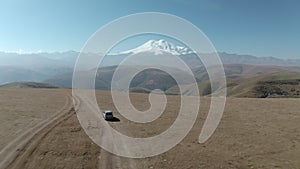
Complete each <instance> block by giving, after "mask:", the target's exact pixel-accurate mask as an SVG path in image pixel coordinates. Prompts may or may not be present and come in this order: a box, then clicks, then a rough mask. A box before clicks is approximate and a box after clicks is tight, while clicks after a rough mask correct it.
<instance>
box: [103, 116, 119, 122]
mask: <svg viewBox="0 0 300 169" xmlns="http://www.w3.org/2000/svg"><path fill="white" fill-rule="evenodd" d="M106 121H109V122H120V119H119V118H117V117H113V118H112V119H107V120H106Z"/></svg>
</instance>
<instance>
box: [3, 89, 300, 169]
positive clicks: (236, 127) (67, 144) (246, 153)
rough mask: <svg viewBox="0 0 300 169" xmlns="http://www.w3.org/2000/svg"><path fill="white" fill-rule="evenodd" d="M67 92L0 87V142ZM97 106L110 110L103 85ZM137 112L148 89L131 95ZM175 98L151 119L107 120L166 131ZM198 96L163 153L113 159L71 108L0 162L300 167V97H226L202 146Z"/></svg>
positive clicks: (128, 130) (129, 129)
mask: <svg viewBox="0 0 300 169" xmlns="http://www.w3.org/2000/svg"><path fill="white" fill-rule="evenodd" d="M69 94H70V91H69V90H63V89H53V90H42V89H1V90H0V105H1V110H0V113H1V114H0V117H1V118H0V120H1V123H0V125H1V126H0V131H1V132H0V134H1V140H0V143H1V148H3V147H5V145H6V144H8V143H9V142H10V140H13V139H14V138H16V137H17V136H18V135H20V133H22V132H23V131H26V130H27V129H29V128H30V127H31V126H33V125H34V124H37V123H38V122H39V121H41V120H43V119H45V118H51V114H53V113H55V112H57V111H59V110H60V109H61V107H63V106H64V105H65V104H66V98H68V95H69ZM97 99H98V102H99V104H100V107H101V108H102V109H112V110H114V111H116V109H115V107H114V105H113V102H112V100H111V97H110V93H109V92H108V91H97ZM131 101H132V102H133V104H134V105H135V106H136V108H137V109H139V110H146V109H147V108H149V106H150V105H149V103H148V95H146V94H131ZM179 101H180V98H179V97H178V96H168V104H167V107H166V110H165V112H164V114H163V115H162V116H161V117H159V118H158V119H157V120H155V121H154V122H151V123H148V124H143V125H142V124H136V123H133V122H130V121H128V120H126V119H124V118H123V117H122V116H121V115H120V114H119V113H115V116H116V117H118V118H119V119H120V122H111V123H110V125H111V126H112V127H114V128H115V129H117V130H119V131H120V132H122V133H124V134H126V135H128V136H135V137H149V136H154V135H156V134H159V133H161V132H163V131H164V130H166V129H167V128H168V127H169V126H170V125H171V124H172V123H173V121H174V120H175V119H176V116H177V113H178V109H179ZM209 103H210V100H209V97H203V98H201V108H200V112H199V115H198V118H197V120H196V123H195V125H194V127H193V128H192V130H191V131H190V133H189V134H188V135H187V137H186V138H185V139H184V140H183V141H182V142H181V143H179V144H178V145H177V146H176V147H174V148H173V149H171V150H170V151H168V152H166V153H163V154H161V155H158V156H155V157H149V158H145V159H128V158H123V157H116V156H114V155H112V154H110V153H108V152H106V151H104V150H102V149H101V148H100V147H98V146H97V145H95V144H94V143H93V142H92V141H91V140H90V139H89V137H88V136H87V135H86V134H85V132H84V131H83V129H82V128H81V126H80V124H79V122H78V120H77V117H76V113H75V112H74V111H73V110H72V109H66V110H65V111H61V114H63V113H65V114H66V115H64V116H62V117H61V118H60V120H55V121H53V122H52V123H50V124H49V125H47V126H46V127H44V128H43V129H42V130H40V131H39V132H38V133H37V134H35V135H34V136H33V137H32V138H31V139H30V140H29V141H28V143H26V144H25V145H24V146H23V147H22V148H21V149H19V150H18V152H16V153H17V155H16V156H15V157H14V159H13V160H12V163H10V164H9V165H8V167H7V168H12V169H13V168H22V169H23V168H25V169H26V168H70V169H75V168H78V169H82V168H86V169H87V168H90V169H94V168H159V169H160V168H178V169H182V168H185V169H192V168H266V169H269V168H295V169H298V168H300V161H299V158H300V123H299V122H300V112H299V109H300V104H299V103H300V100H299V99H279V98H273V99H271V98H268V99H249V98H228V99H227V103H226V108H225V112H224V115H223V118H222V121H221V123H220V125H219V127H218V128H217V130H216V132H215V133H214V135H213V136H212V137H211V138H210V139H209V140H208V141H207V142H206V143H204V144H198V137H199V133H200V131H201V128H202V125H203V122H204V120H205V118H206V114H207V111H208V108H209V105H210V104H209Z"/></svg>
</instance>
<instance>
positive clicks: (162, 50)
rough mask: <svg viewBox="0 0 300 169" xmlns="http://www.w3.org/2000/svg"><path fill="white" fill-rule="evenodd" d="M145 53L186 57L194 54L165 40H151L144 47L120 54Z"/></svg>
mask: <svg viewBox="0 0 300 169" xmlns="http://www.w3.org/2000/svg"><path fill="white" fill-rule="evenodd" d="M143 52H151V53H154V54H155V55H160V54H172V55H185V54H190V53H193V51H192V50H190V49H189V48H187V47H183V46H176V45H174V44H172V43H170V42H167V41H166V40H164V39H160V40H149V41H148V42H146V43H144V44H143V45H141V46H139V47H137V48H134V49H131V50H127V51H123V52H120V53H119V54H137V53H143Z"/></svg>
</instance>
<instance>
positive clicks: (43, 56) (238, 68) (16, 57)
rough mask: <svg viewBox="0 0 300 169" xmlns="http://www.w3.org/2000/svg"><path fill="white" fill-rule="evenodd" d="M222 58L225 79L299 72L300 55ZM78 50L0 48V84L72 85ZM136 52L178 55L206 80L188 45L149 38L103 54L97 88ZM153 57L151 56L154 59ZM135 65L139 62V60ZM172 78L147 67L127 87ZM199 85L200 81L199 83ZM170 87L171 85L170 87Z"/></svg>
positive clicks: (166, 83)
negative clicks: (6, 50) (16, 50)
mask: <svg viewBox="0 0 300 169" xmlns="http://www.w3.org/2000/svg"><path fill="white" fill-rule="evenodd" d="M218 54H219V56H220V58H221V60H222V62H223V63H224V68H225V72H226V76H227V78H228V79H229V81H230V79H233V80H236V79H246V78H255V77H262V76H266V75H268V74H273V73H278V72H300V68H299V67H298V66H299V65H300V59H294V60H291V59H290V60H284V59H278V58H274V57H256V56H251V55H238V54H228V53H225V52H222V53H218ZM78 55H79V52H75V51H67V52H55V53H35V54H17V53H4V52H0V60H1V62H0V85H1V84H6V83H11V82H24V81H31V82H47V83H49V84H52V85H55V86H61V87H67V88H71V87H72V84H71V82H72V75H73V68H74V65H75V62H76V59H77V57H78ZM81 55H82V57H88V58H97V57H99V56H100V55H101V54H96V53H82V54H81ZM133 55H135V56H138V58H139V59H141V60H142V61H144V62H145V63H147V64H149V63H152V62H153V64H157V63H159V61H160V59H162V60H163V59H164V58H167V57H168V58H170V57H179V58H181V59H182V60H183V61H184V62H185V63H186V64H187V65H188V66H189V67H190V68H191V69H192V71H193V73H194V75H195V77H196V79H197V82H198V83H199V84H201V83H204V82H205V81H207V80H208V75H207V72H206V69H205V67H204V66H203V64H202V62H201V60H200V59H199V58H198V56H197V55H196V54H195V53H194V52H193V51H192V50H190V49H189V48H187V47H184V46H177V45H174V44H172V43H169V42H167V41H165V40H150V41H148V42H146V43H144V44H142V45H141V46H139V47H137V48H134V49H130V50H126V51H122V52H119V53H113V54H108V55H106V56H105V57H104V59H103V61H102V63H101V68H100V69H98V73H97V77H96V88H97V89H105V90H109V89H110V83H111V78H112V75H113V73H114V71H115V69H116V65H118V64H119V63H121V62H122V61H123V60H124V59H125V58H127V57H129V56H133ZM198 55H200V56H210V55H211V54H198ZM154 58H155V59H156V60H155V59H154ZM139 66H143V65H142V63H141V65H139ZM93 69H95V68H91V67H86V68H84V69H83V70H81V71H82V72H85V73H88V72H89V71H90V70H93ZM130 69H132V67H131V65H130V64H129V65H125V66H123V67H122V70H123V71H125V72H126V71H128V70H130ZM170 69H172V71H174V72H176V73H178V74H179V75H180V76H182V77H185V76H186V77H187V76H188V75H187V74H186V73H185V72H182V71H181V70H180V67H176V68H174V67H173V68H172V67H171V68H170ZM176 85H177V84H176V82H175V81H174V79H173V78H172V77H170V75H169V74H167V73H165V72H163V71H159V70H156V69H149V70H145V71H143V72H140V73H139V74H138V75H137V76H136V77H135V78H134V79H133V81H132V84H131V89H130V90H131V91H137V92H149V91H151V90H153V89H156V88H158V89H161V90H163V91H166V92H167V91H174V90H173V89H174V87H176ZM202 85H203V84H202ZM172 88H173V89H172Z"/></svg>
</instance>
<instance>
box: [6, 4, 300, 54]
mask: <svg viewBox="0 0 300 169" xmlns="http://www.w3.org/2000/svg"><path fill="white" fill-rule="evenodd" d="M299 9H300V1H298V0H126V1H125V0H119V1H117V0H105V1H104V0H85V1H84V0H0V51H20V50H21V51H25V52H37V51H44V52H53V51H66V50H76V51H79V50H80V49H81V48H82V46H83V45H84V43H85V42H86V40H87V39H88V38H89V37H90V36H91V35H92V34H93V33H94V32H95V31H96V30H98V29H99V28H100V27H101V26H103V25H105V24H107V23H109V22H110V21H112V20H114V19H117V18H119V17H121V16H125V15H128V14H133V13H137V12H164V13H171V14H174V15H177V16H179V17H182V18H185V19H187V20H188V21H190V22H192V23H193V24H195V25H196V26H198V27H199V28H200V29H201V30H202V31H203V32H204V33H205V34H206V35H207V36H208V37H209V38H210V40H211V41H212V42H213V44H214V45H215V47H216V48H217V50H218V51H225V52H230V53H240V54H253V55H257V56H274V57H281V58H299V59H300V46H299V45H300V10H299Z"/></svg>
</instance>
